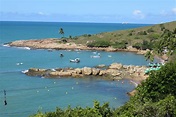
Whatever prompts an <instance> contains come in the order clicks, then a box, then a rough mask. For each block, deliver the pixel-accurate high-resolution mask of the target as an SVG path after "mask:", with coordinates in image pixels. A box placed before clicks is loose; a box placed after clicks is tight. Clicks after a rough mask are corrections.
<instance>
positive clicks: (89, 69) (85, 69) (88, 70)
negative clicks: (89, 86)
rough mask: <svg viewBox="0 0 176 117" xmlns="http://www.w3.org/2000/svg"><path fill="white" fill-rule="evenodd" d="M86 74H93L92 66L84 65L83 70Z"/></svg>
mask: <svg viewBox="0 0 176 117" xmlns="http://www.w3.org/2000/svg"><path fill="white" fill-rule="evenodd" d="M82 72H83V74H84V75H91V74H92V68H89V67H84V68H83V70H82Z"/></svg>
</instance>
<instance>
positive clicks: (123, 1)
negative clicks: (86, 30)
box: [0, 0, 176, 24]
mask: <svg viewBox="0 0 176 117" xmlns="http://www.w3.org/2000/svg"><path fill="white" fill-rule="evenodd" d="M0 21H44V22H99V23H122V22H125V23H143V24H158V23H161V22H170V21H176V0H0Z"/></svg>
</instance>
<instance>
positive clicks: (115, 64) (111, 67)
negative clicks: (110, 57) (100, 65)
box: [109, 63, 123, 69]
mask: <svg viewBox="0 0 176 117" xmlns="http://www.w3.org/2000/svg"><path fill="white" fill-rule="evenodd" d="M122 67H123V65H122V64H121V63H112V64H111V65H110V66H109V69H121V68H122Z"/></svg>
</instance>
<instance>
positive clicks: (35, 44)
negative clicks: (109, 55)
mask: <svg viewBox="0 0 176 117" xmlns="http://www.w3.org/2000/svg"><path fill="white" fill-rule="evenodd" d="M6 46H10V47H24V48H27V49H28V50H30V49H48V50H52V49H53V50H97V51H107V52H133V53H136V54H142V55H144V54H145V53H146V52H147V51H148V50H137V49H135V48H133V47H132V46H129V47H127V49H114V48H112V47H107V48H98V47H92V48H90V47H87V46H86V45H81V44H75V43H73V42H67V43H63V42H62V41H61V40H59V39H56V38H47V39H40V40H36V39H35V40H18V41H13V42H10V43H6ZM113 64H116V63H112V64H111V65H110V66H109V67H111V68H112V69H111V68H110V69H109V71H108V72H107V71H106V73H105V72H104V71H101V70H96V69H95V68H88V69H89V70H88V73H86V74H81V73H82V71H84V70H81V72H80V70H78V71H77V72H78V74H77V73H75V72H74V71H71V73H70V72H67V71H66V72H63V71H65V70H64V68H59V69H62V70H61V71H62V72H60V71H59V72H58V71H52V70H51V72H50V75H51V76H52V77H53V76H54V77H60V76H61V77H62V76H63V77H66V76H73V77H83V76H84V77H86V76H88V75H91V74H94V76H96V75H98V74H100V71H101V75H99V76H101V77H102V76H103V75H104V74H108V75H109V76H108V77H111V79H112V80H120V79H128V80H129V81H130V82H131V83H132V84H134V85H135V87H137V86H138V85H139V84H140V83H141V82H142V81H144V80H146V78H147V77H148V75H145V73H144V69H143V70H142V69H141V67H139V66H132V67H131V66H125V65H122V64H120V66H121V67H123V69H125V70H122V71H119V72H118V73H117V72H116V71H114V70H113V69H115V70H120V69H121V68H118V67H119V64H118V65H117V64H116V65H117V66H115V67H112V66H113ZM77 69H79V68H77ZM90 69H94V72H96V73H93V72H90ZM145 69H146V68H145ZM30 71H32V72H33V73H34V74H33V73H32V74H31V73H30ZM45 71H47V74H48V70H46V69H45V70H44V69H38V68H34V69H29V70H28V72H26V73H25V74H26V75H32V76H33V75H34V76H35V75H37V76H38V75H39V76H41V77H46V74H44V72H45ZM92 71H93V70H92ZM54 72H55V73H54ZM86 72H87V71H86ZM98 72H99V73H98ZM40 73H41V74H40ZM108 79H109V78H108ZM135 93H136V91H135V89H134V90H133V91H131V92H127V94H128V95H129V96H133V95H135Z"/></svg>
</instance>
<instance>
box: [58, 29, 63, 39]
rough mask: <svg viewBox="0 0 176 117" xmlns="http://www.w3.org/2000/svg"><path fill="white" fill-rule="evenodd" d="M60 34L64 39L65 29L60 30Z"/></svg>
mask: <svg viewBox="0 0 176 117" xmlns="http://www.w3.org/2000/svg"><path fill="white" fill-rule="evenodd" d="M59 34H61V35H63V36H62V37H64V30H63V28H60V30H59Z"/></svg>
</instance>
